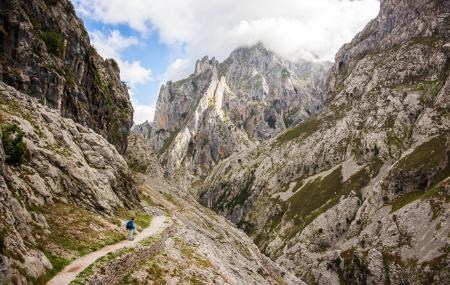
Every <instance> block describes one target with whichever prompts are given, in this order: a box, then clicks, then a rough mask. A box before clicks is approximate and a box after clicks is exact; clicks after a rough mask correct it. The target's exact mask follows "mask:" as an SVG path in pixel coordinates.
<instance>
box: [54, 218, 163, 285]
mask: <svg viewBox="0 0 450 285" xmlns="http://www.w3.org/2000/svg"><path fill="white" fill-rule="evenodd" d="M165 222H166V217H165V216H156V217H154V218H153V219H152V222H151V224H150V226H148V227H147V228H146V229H144V230H143V231H142V232H141V233H139V234H137V235H136V236H135V239H134V240H133V241H128V240H124V241H121V242H119V243H116V244H112V245H108V246H105V247H104V248H101V249H99V250H97V251H94V252H91V253H90V254H88V255H85V256H82V257H80V258H78V259H76V260H74V261H72V263H70V264H69V265H68V266H66V267H65V268H64V269H63V270H62V271H61V272H59V273H58V274H56V275H55V276H54V277H53V278H52V279H51V280H50V281H49V282H47V285H66V284H69V283H70V282H72V281H73V280H74V279H75V278H76V277H77V275H78V274H80V273H81V272H82V271H83V270H84V269H86V268H87V267H88V266H89V265H91V264H92V263H94V262H95V261H96V260H97V259H98V258H100V257H102V256H105V255H107V254H108V253H111V252H114V251H116V250H119V249H122V248H127V247H134V246H136V245H137V243H138V242H140V241H142V240H144V239H146V238H147V237H149V236H152V235H155V234H158V233H160V232H162V231H163V230H164V228H166V227H167V226H168V225H169V223H165Z"/></svg>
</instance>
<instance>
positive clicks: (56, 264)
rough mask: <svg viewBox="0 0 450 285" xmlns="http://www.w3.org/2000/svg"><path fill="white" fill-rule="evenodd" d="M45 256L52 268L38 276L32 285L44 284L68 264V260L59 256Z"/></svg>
mask: <svg viewBox="0 0 450 285" xmlns="http://www.w3.org/2000/svg"><path fill="white" fill-rule="evenodd" d="M46 256H47V258H48V260H49V261H50V263H51V264H52V268H51V269H49V270H47V272H46V273H45V274H44V275H41V276H39V278H38V279H36V280H35V281H34V282H33V283H34V285H44V284H46V283H47V282H48V281H49V280H50V279H52V277H53V276H55V275H56V274H57V273H58V272H60V271H61V270H62V269H63V268H64V267H66V266H67V265H69V263H70V260H68V259H65V258H62V257H59V256H54V255H47V254H46Z"/></svg>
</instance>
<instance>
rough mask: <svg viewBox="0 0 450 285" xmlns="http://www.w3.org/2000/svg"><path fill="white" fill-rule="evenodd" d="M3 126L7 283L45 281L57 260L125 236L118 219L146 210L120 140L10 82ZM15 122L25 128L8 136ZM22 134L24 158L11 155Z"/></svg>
mask: <svg viewBox="0 0 450 285" xmlns="http://www.w3.org/2000/svg"><path fill="white" fill-rule="evenodd" d="M0 125H1V128H2V130H3V134H2V135H3V136H2V141H3V144H0V149H1V152H0V153H1V162H2V164H1V173H2V176H1V179H0V187H1V188H0V197H1V198H0V204H1V207H0V216H1V218H0V259H1V262H0V272H2V274H1V278H0V283H1V284H9V282H13V283H14V284H28V283H27V282H26V280H28V281H31V280H35V281H36V282H38V281H37V280H45V279H46V276H45V274H46V273H48V274H51V272H52V271H51V268H52V263H53V267H55V266H59V265H61V262H66V261H67V260H69V259H72V258H73V257H75V256H78V255H80V254H83V252H86V251H90V250H92V249H94V248H96V247H98V246H102V245H104V244H107V243H111V242H115V241H117V240H118V239H122V238H123V235H122V233H121V232H120V228H119V227H118V226H117V225H115V224H114V219H113V217H119V216H120V215H119V214H120V213H119V210H120V209H123V210H122V211H126V210H124V208H137V209H139V192H138V189H137V188H136V187H135V185H134V183H133V181H132V180H131V179H130V177H131V176H130V172H129V170H128V167H127V163H126V162H125V160H124V159H123V157H122V156H121V155H120V154H119V153H118V152H117V150H116V148H115V147H114V146H113V145H111V144H109V143H108V142H107V141H106V139H104V138H103V137H102V136H100V135H99V134H97V133H95V132H94V131H93V130H91V129H88V128H86V127H84V126H82V125H80V124H77V123H75V122H74V121H73V120H72V119H68V118H63V117H61V115H60V114H59V113H58V112H57V111H56V110H52V109H50V108H48V107H45V106H43V105H41V104H40V103H38V101H37V100H36V99H34V98H31V97H29V96H28V95H25V94H23V93H20V92H18V91H17V90H15V89H14V88H12V87H10V86H8V85H6V84H4V83H0ZM10 126H17V129H18V130H17V131H16V132H15V133H14V134H7V133H6V131H8V128H9V127H10ZM19 135H22V136H23V143H24V144H25V156H24V157H23V161H22V163H19V161H18V160H16V161H10V160H11V158H12V157H13V156H14V153H15V152H14V151H15V150H16V148H11V147H10V142H11V138H13V137H17V136H19ZM5 143H6V144H7V145H4V144H5ZM3 149H5V152H4V151H3ZM5 158H6V163H4V162H5ZM49 259H50V261H51V262H52V263H50V261H49ZM39 278H41V279H39Z"/></svg>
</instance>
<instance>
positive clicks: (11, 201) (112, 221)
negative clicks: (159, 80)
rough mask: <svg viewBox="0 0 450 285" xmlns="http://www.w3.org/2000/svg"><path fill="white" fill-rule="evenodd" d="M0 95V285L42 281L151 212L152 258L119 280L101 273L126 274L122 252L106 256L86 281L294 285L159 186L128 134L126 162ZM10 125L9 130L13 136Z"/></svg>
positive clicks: (225, 226) (240, 237)
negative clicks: (155, 230)
mask: <svg viewBox="0 0 450 285" xmlns="http://www.w3.org/2000/svg"><path fill="white" fill-rule="evenodd" d="M0 95H1V96H0V125H1V130H2V132H0V133H1V136H0V138H2V139H1V140H0V142H2V143H0V162H1V163H0V173H1V174H2V175H1V176H0V206H1V207H0V273H1V274H0V284H45V282H46V281H47V280H49V278H51V277H52V276H53V275H54V274H55V273H57V272H58V271H59V270H61V269H62V268H63V267H64V266H65V265H67V264H68V263H69V262H70V261H71V260H73V259H76V258H78V257H80V256H82V255H85V254H86V253H89V252H92V251H95V250H97V249H99V248H101V247H103V246H105V245H108V244H112V243H116V242H118V241H121V240H123V239H124V238H125V237H124V234H125V233H124V225H123V221H124V220H125V219H127V218H128V217H129V216H131V215H134V216H135V217H136V222H137V224H138V230H141V229H142V228H144V227H146V226H147V225H148V223H149V220H150V216H151V215H167V216H170V217H171V218H170V219H171V220H172V223H173V226H172V227H171V231H170V233H169V234H167V235H166V236H165V238H164V239H161V240H159V239H158V240H155V239H151V240H148V241H146V242H145V245H146V246H148V245H150V244H152V243H153V242H155V243H157V244H158V250H157V251H155V254H156V255H151V258H148V257H147V258H144V259H142V260H141V259H139V256H141V255H139V254H138V253H136V254H132V257H133V258H134V262H135V263H136V268H135V270H134V271H133V272H131V273H129V274H126V276H125V277H124V278H125V279H124V280H116V279H114V278H113V276H114V274H112V271H111V270H109V271H108V270H106V269H107V268H110V266H115V267H114V268H115V270H114V272H115V273H117V274H116V275H115V276H120V275H119V273H120V272H121V271H122V270H128V271H129V267H128V266H125V267H124V266H123V263H122V265H120V258H126V257H124V256H123V255H122V253H128V254H129V252H117V253H114V254H112V255H108V257H107V258H106V261H105V260H102V265H101V267H99V268H106V269H105V270H106V271H105V270H103V271H102V270H101V269H99V270H100V271H96V270H94V271H93V272H92V274H97V273H99V272H100V273H101V274H102V276H103V277H104V276H105V272H106V274H107V275H108V274H109V275H110V276H107V277H108V278H107V280H113V279H114V282H115V283H114V284H116V283H117V282H119V281H120V282H125V283H126V284H127V282H134V283H133V284H152V282H154V283H156V284H163V283H164V282H168V283H170V282H175V281H177V282H181V283H183V282H188V283H189V282H190V283H193V282H194V283H193V284H198V282H200V284H204V283H206V284H212V283H213V282H215V281H214V280H219V281H220V283H221V284H244V283H252V284H302V281H301V280H299V279H298V278H297V277H295V276H293V275H292V274H290V273H287V272H285V271H284V269H282V268H281V267H280V266H278V265H276V264H275V263H274V262H272V261H271V260H270V259H268V258H267V257H265V256H264V255H262V254H261V253H260V251H259V249H258V248H257V247H256V246H255V245H254V244H253V243H252V241H251V240H250V239H249V238H248V237H247V236H246V235H245V233H244V232H242V231H240V230H238V229H237V228H235V227H234V225H232V224H231V223H230V222H228V221H226V220H225V219H224V218H223V217H220V216H219V215H217V214H216V213H214V212H212V211H211V210H209V209H206V208H205V207H203V206H201V205H200V204H199V203H198V202H196V201H195V200H194V199H193V198H192V197H190V196H189V195H187V194H185V193H183V192H181V191H180V190H178V189H177V188H176V187H173V186H172V185H170V184H169V183H167V182H166V181H165V180H164V178H163V177H162V175H163V171H162V167H161V166H160V165H159V163H158V162H157V161H156V159H155V158H153V157H152V155H151V152H148V151H149V149H148V147H147V146H146V145H145V144H144V139H143V138H140V137H138V136H136V135H133V136H132V137H130V139H129V142H130V148H129V151H128V153H127V160H128V163H127V162H126V161H125V159H124V158H123V157H122V156H121V155H120V154H119V153H118V152H117V150H116V148H115V147H114V146H113V145H111V144H110V143H108V142H107V141H106V139H105V138H103V137H102V136H100V135H99V134H97V133H95V132H94V131H93V130H91V129H88V128H86V127H84V126H82V125H80V124H77V123H75V122H74V121H73V120H72V119H68V118H63V117H62V116H61V114H60V113H58V112H57V111H56V110H53V109H51V108H49V107H46V106H44V105H42V104H40V103H39V102H38V100H37V99H34V98H31V97H29V96H28V95H25V94H23V93H21V92H19V91H17V90H15V89H14V88H12V87H10V86H8V85H6V84H4V83H0ZM11 125H15V126H17V129H18V130H19V131H16V133H15V134H14V135H13V136H11V134H10V133H9V126H11ZM18 136H23V143H24V144H25V146H26V148H25V149H26V153H25V154H26V155H25V156H24V157H23V161H22V163H21V164H20V163H17V162H14V161H11V158H12V157H13V156H14V151H11V148H10V139H11V138H14V137H18ZM4 150H5V151H4ZM127 164H128V165H129V167H128V165H127ZM129 169H131V171H132V172H130V170H129ZM144 247H145V246H144ZM138 250H141V249H140V248H139V249H138ZM144 250H145V249H144ZM152 250H153V249H152ZM116 258H117V259H119V260H116ZM136 258H137V259H138V260H136ZM116 261H117V262H116ZM95 268H97V267H95ZM119 271H120V272H119ZM128 271H124V272H128ZM88 275H89V274H88V273H84V275H83V276H84V278H87V279H89V276H88ZM93 278H94V277H93ZM87 279H86V280H87ZM89 280H90V279H89ZM127 280H132V281H127ZM76 281H77V282H78V281H79V279H77V280H76ZM161 282H162V283H161ZM195 282H197V283H195ZM96 284H98V283H96ZM100 284H104V283H100ZM108 284H112V283H108Z"/></svg>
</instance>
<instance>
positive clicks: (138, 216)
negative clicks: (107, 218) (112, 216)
mask: <svg viewBox="0 0 450 285" xmlns="http://www.w3.org/2000/svg"><path fill="white" fill-rule="evenodd" d="M116 215H117V216H118V217H120V218H122V219H124V220H129V219H130V218H131V217H134V223H135V224H136V226H138V227H139V230H143V229H145V228H147V227H148V226H149V225H150V223H151V221H152V217H151V216H150V215H148V214H146V213H141V212H136V211H129V210H126V209H124V208H121V209H118V210H117V211H116Z"/></svg>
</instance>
